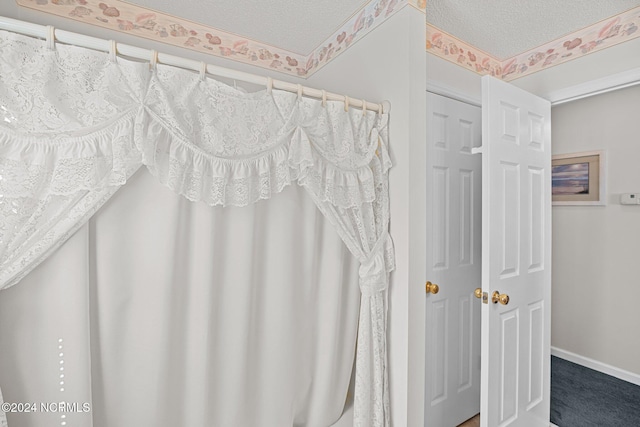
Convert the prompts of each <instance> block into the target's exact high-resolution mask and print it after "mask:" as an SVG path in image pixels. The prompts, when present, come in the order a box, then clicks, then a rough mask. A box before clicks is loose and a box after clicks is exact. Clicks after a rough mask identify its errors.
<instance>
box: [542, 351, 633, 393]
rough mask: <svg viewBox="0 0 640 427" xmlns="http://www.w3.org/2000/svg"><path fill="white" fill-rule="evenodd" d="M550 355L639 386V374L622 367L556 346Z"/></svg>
mask: <svg viewBox="0 0 640 427" xmlns="http://www.w3.org/2000/svg"><path fill="white" fill-rule="evenodd" d="M551 355H552V356H556V357H559V358H560V359H564V360H568V361H569V362H573V363H576V364H578V365H582V366H585V367H587V368H590V369H593V370H594V371H598V372H602V373H603V374H607V375H611V376H612V377H616V378H618V379H621V380H623V381H627V382H630V383H631V384H635V385H638V386H640V375H638V374H634V373H633V372H629V371H625V370H624V369H620V368H616V367H615V366H611V365H607V364H606V363H602V362H598V361H597V360H593V359H590V358H588V357H584V356H580V355H579V354H575V353H572V352H570V351H566V350H562V349H560V348H557V347H551Z"/></svg>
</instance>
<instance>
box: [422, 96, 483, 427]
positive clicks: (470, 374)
mask: <svg viewBox="0 0 640 427" xmlns="http://www.w3.org/2000/svg"><path fill="white" fill-rule="evenodd" d="M427 113H428V117H427V131H428V139H427V144H428V150H427V153H428V158H427V179H428V180H429V182H428V183H427V200H428V201H429V207H428V209H427V212H428V215H427V230H428V232H429V233H430V234H429V236H428V238H427V241H428V245H427V279H428V280H429V281H431V282H433V283H436V284H438V285H439V287H440V289H439V292H438V293H437V294H427V296H426V297H425V303H426V322H427V324H426V352H425V354H426V365H425V369H426V388H425V393H426V397H425V425H427V426H435V427H454V426H457V425H458V424H460V423H461V422H463V421H465V420H467V419H468V418H470V417H472V416H474V415H475V414H477V413H478V412H479V408H480V361H479V358H480V307H479V305H480V301H479V300H478V299H476V298H475V297H474V294H473V291H474V289H475V288H476V287H479V286H480V280H481V276H480V268H481V257H480V255H481V247H480V244H481V235H480V233H481V231H482V223H481V197H480V193H481V190H482V188H481V177H482V174H481V170H480V167H481V159H480V156H479V155H477V154H472V149H473V148H475V147H479V146H480V136H481V123H480V122H481V114H480V108H478V107H473V106H470V105H467V104H464V103H461V102H458V101H453V100H451V99H448V98H445V97H442V96H438V95H433V94H428V97H427Z"/></svg>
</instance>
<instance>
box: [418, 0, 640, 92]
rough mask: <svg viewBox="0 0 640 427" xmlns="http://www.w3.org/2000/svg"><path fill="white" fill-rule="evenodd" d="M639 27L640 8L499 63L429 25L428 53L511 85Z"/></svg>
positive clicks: (638, 33) (605, 45)
mask: <svg viewBox="0 0 640 427" xmlns="http://www.w3.org/2000/svg"><path fill="white" fill-rule="evenodd" d="M414 1H415V0H414ZM638 27H640V7H636V8H633V9H630V10H628V11H626V12H623V13H621V14H619V15H616V16H613V17H610V18H608V19H605V20H603V21H600V22H597V23H595V24H593V25H590V26H588V27H586V28H583V29H581V30H579V31H576V32H574V33H571V34H568V35H566V36H563V37H560V38H558V39H556V40H553V41H550V42H548V43H545V44H544V45H542V46H540V47H537V48H534V49H531V50H528V51H526V52H523V53H521V54H519V55H516V56H514V57H511V58H507V59H505V60H500V59H497V58H495V57H493V56H491V55H489V54H487V53H485V52H483V51H481V50H480V49H478V48H476V47H474V46H472V45H470V44H468V43H466V42H464V41H462V40H460V39H457V38H455V37H454V36H451V35H449V34H447V33H445V32H444V31H442V30H440V29H438V28H437V27H434V26H433V25H430V24H427V42H426V49H427V51H428V52H429V53H432V54H434V55H436V56H439V57H441V58H443V59H446V60H448V61H451V62H453V63H456V64H458V65H460V66H462V67H464V68H467V69H469V70H471V71H474V72H476V73H478V74H481V75H485V74H490V75H492V76H495V77H498V78H501V79H503V80H505V81H511V80H515V79H517V78H520V77H524V76H526V75H529V74H532V73H535V72H537V71H541V70H544V69H546V68H549V67H552V66H554V65H558V64H562V63H564V62H567V61H571V60H573V59H575V58H580V57H582V56H585V55H588V54H590V53H593V52H597V51H599V50H602V49H606V48H609V47H611V46H614V45H616V44H619V43H623V42H626V41H629V40H632V39H635V38H637V37H640V31H638Z"/></svg>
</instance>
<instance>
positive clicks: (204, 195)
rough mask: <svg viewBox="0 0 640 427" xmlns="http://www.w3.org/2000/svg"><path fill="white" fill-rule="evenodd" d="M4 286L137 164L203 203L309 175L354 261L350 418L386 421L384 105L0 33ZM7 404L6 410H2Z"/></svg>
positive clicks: (229, 200)
mask: <svg viewBox="0 0 640 427" xmlns="http://www.w3.org/2000/svg"><path fill="white" fill-rule="evenodd" d="M0 76H1V79H0V289H4V288H7V287H9V286H12V285H14V284H16V283H18V282H19V281H20V280H21V279H22V278H23V277H24V276H25V275H26V274H27V273H28V272H29V271H31V270H32V269H33V268H34V267H35V266H36V265H37V264H38V263H39V262H41V261H42V260H43V259H45V258H46V257H47V256H48V255H49V254H50V253H51V252H52V251H53V250H55V249H56V248H57V247H59V246H60V245H61V244H62V243H63V242H64V241H65V240H66V239H67V238H68V237H69V236H70V235H71V234H72V233H73V232H75V231H76V230H77V229H78V228H79V227H80V226H81V225H82V224H83V223H84V222H85V221H86V220H88V218H90V217H91V216H92V215H93V213H95V211H96V210H97V209H99V208H100V206H102V204H103V203H104V202H105V201H106V200H108V199H109V197H111V196H112V195H113V194H114V193H115V191H117V189H118V188H119V187H120V186H122V185H124V184H126V182H127V179H128V178H129V177H130V176H131V175H132V174H133V173H134V172H135V171H136V170H137V169H138V168H139V167H140V166H141V165H145V166H146V167H147V169H148V170H149V171H150V172H151V173H152V174H153V175H154V176H156V177H157V178H158V180H159V181H160V182H161V183H162V184H164V185H166V186H167V187H169V188H170V189H172V190H173V191H175V192H177V193H179V194H181V195H183V196H185V197H186V198H188V199H189V200H192V201H203V202H205V203H207V204H209V205H222V206H228V205H233V206H244V205H248V204H250V203H254V202H256V201H258V200H262V199H269V198H270V197H271V196H272V195H274V194H276V193H279V192H280V191H282V190H283V189H284V188H285V187H286V186H288V185H291V184H294V183H295V184H298V185H302V186H304V188H305V189H306V190H307V191H308V192H309V194H310V195H311V197H312V198H313V200H314V202H315V203H316V205H317V206H318V208H319V209H320V210H321V212H322V213H323V214H324V215H325V216H326V217H327V218H328V219H329V221H330V222H331V223H332V224H333V225H334V226H335V227H336V229H337V230H338V233H339V235H340V237H341V238H342V240H343V241H344V242H345V243H346V245H347V247H348V248H349V250H350V251H351V252H352V253H353V254H354V255H355V256H356V257H357V258H358V259H359V260H360V262H361V268H360V287H361V290H362V302H361V304H362V305H361V314H360V328H359V334H358V349H357V361H356V363H357V369H356V397H355V425H356V426H367V427H369V426H386V425H388V424H389V401H388V385H387V372H386V341H385V334H386V332H385V331H386V289H387V284H388V272H390V271H391V270H392V269H393V266H394V263H393V248H392V245H391V239H390V238H389V237H388V233H387V231H388V224H389V198H388V170H389V167H390V166H391V161H390V159H389V156H388V152H387V138H388V135H387V122H388V115H387V114H378V113H375V112H368V111H365V112H363V111H361V110H357V109H349V111H346V112H345V111H344V104H343V103H341V102H331V101H329V102H326V105H323V103H322V102H321V101H319V100H314V99H308V98H304V97H298V96H297V95H296V94H292V93H289V92H285V91H278V90H273V91H268V90H266V89H265V90H263V91H260V92H256V93H250V94H247V93H244V92H242V91H239V90H237V89H235V88H233V87H230V86H228V85H225V84H224V83H221V82H218V81H215V80H213V79H208V78H207V79H203V78H201V77H200V76H199V75H198V74H197V73H194V72H191V71H188V70H182V69H178V68H174V67H169V66H163V65H156V66H155V67H153V68H152V69H150V66H149V64H148V63H140V62H134V61H129V60H126V59H123V58H116V59H114V58H113V56H110V55H108V54H106V53H102V52H96V51H92V50H88V49H83V48H79V47H75V46H67V45H57V46H55V48H54V49H49V48H48V47H47V44H46V43H45V42H44V41H41V40H38V39H32V38H29V37H25V36H21V35H17V34H13V33H8V32H2V31H0ZM1 418H2V414H1V413H0V419H1Z"/></svg>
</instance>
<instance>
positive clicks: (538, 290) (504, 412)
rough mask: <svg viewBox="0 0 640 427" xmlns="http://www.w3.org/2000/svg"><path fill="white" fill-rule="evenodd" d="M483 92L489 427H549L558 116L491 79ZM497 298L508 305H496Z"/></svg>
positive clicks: (484, 407) (485, 421)
mask: <svg viewBox="0 0 640 427" xmlns="http://www.w3.org/2000/svg"><path fill="white" fill-rule="evenodd" d="M482 90H483V104H482V126H483V130H482V133H483V146H482V180H483V188H482V194H483V201H482V215H483V223H482V240H483V243H482V256H483V261H482V262H483V265H482V290H483V292H485V293H486V294H487V296H488V303H487V304H482V350H481V352H482V373H481V377H482V398H481V418H480V420H481V426H483V427H494V426H499V427H502V426H513V427H519V426H523V427H538V426H545V427H546V426H548V425H549V405H550V401H549V399H550V396H549V394H550V370H549V369H550V354H549V350H550V311H549V304H550V292H551V270H550V267H551V262H550V259H551V258H550V257H551V247H550V243H551V242H550V236H551V227H550V226H551V186H550V184H551V153H550V151H551V150H550V148H551V147H550V144H551V108H550V104H549V102H548V101H546V100H543V99H541V98H538V97H536V96H533V95H531V94H529V93H527V92H525V91H522V90H521V89H518V88H516V87H514V86H512V85H509V84H507V83H504V82H502V81H499V80H496V79H494V78H491V77H483V79H482ZM495 291H498V292H499V294H506V295H508V296H509V300H508V301H505V300H503V301H500V302H495V303H494V302H492V295H493V293H494V292H495ZM503 302H506V304H503Z"/></svg>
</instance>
